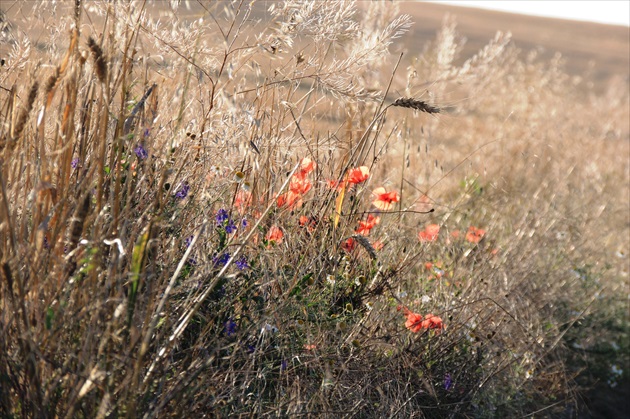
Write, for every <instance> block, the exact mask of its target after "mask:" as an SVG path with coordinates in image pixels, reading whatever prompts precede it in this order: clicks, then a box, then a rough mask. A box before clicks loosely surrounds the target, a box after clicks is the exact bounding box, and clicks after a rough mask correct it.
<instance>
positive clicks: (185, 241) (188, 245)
mask: <svg viewBox="0 0 630 419" xmlns="http://www.w3.org/2000/svg"><path fill="white" fill-rule="evenodd" d="M194 237H195V236H189V237H186V238H185V239H184V244H185V245H186V247H187V248H188V247H190V244H191V243H192V241H193V238H194Z"/></svg>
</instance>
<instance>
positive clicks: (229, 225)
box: [225, 220, 236, 234]
mask: <svg viewBox="0 0 630 419" xmlns="http://www.w3.org/2000/svg"><path fill="white" fill-rule="evenodd" d="M235 231H236V226H235V225H234V222H233V221H232V220H230V221H229V222H228V223H227V225H226V226H225V232H226V233H227V234H232V233H234V232H235Z"/></svg>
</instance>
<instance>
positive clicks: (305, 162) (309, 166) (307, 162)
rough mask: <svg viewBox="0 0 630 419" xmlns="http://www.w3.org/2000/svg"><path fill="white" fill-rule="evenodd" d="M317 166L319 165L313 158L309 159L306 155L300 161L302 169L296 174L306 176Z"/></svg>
mask: <svg viewBox="0 0 630 419" xmlns="http://www.w3.org/2000/svg"><path fill="white" fill-rule="evenodd" d="M316 167H317V165H316V164H315V162H314V161H313V160H311V159H309V158H308V157H304V158H303V159H302V161H301V162H300V170H299V172H298V173H296V174H297V175H298V176H300V177H302V178H304V177H305V176H306V175H308V174H309V173H311V172H312V171H313V170H315V168H316Z"/></svg>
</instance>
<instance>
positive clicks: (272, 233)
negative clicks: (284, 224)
mask: <svg viewBox="0 0 630 419" xmlns="http://www.w3.org/2000/svg"><path fill="white" fill-rule="evenodd" d="M283 237H284V233H283V232H282V230H280V228H279V227H277V226H272V227H271V228H270V229H269V231H268V232H267V235H266V236H265V239H267V242H269V243H271V242H274V243H276V244H280V243H282V238H283Z"/></svg>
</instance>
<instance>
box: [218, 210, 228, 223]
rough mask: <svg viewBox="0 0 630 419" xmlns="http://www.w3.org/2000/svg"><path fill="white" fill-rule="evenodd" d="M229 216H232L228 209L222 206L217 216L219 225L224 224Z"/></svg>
mask: <svg viewBox="0 0 630 419" xmlns="http://www.w3.org/2000/svg"><path fill="white" fill-rule="evenodd" d="M229 218H230V215H229V214H228V212H227V210H225V209H223V208H221V209H220V210H219V211H217V216H216V220H217V225H223V223H224V222H225V221H226V220H228V219H229Z"/></svg>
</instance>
